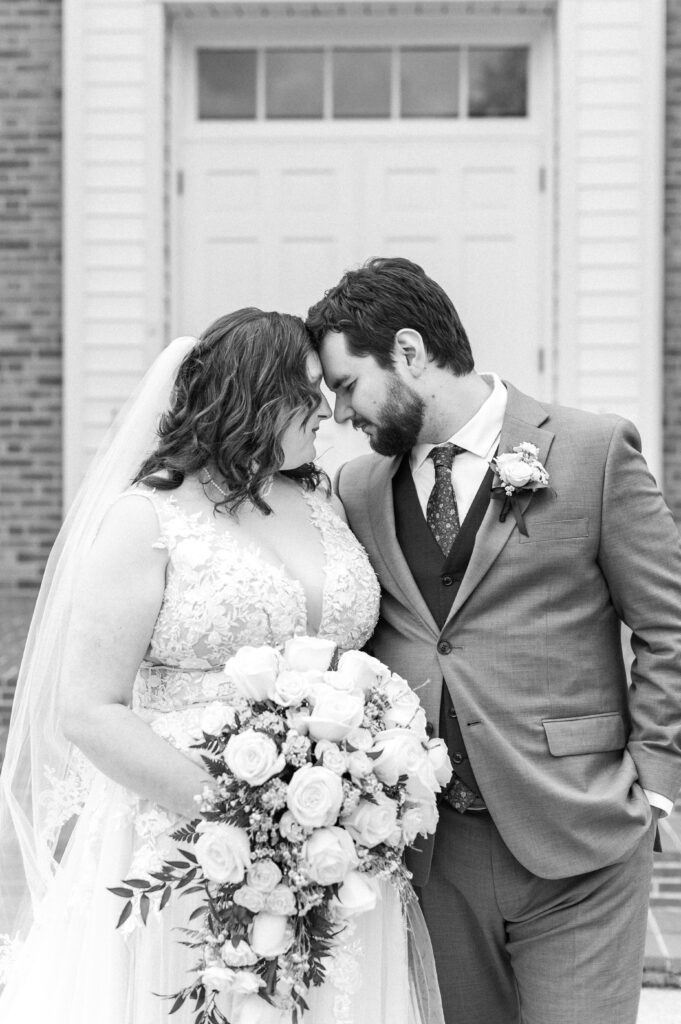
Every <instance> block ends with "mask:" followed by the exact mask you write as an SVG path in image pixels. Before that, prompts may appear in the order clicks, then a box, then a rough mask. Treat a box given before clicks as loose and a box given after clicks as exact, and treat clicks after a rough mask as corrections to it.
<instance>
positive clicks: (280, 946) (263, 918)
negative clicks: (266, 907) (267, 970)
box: [251, 911, 293, 960]
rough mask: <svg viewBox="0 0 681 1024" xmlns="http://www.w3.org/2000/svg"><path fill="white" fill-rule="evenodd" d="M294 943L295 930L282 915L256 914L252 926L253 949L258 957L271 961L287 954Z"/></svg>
mask: <svg viewBox="0 0 681 1024" xmlns="http://www.w3.org/2000/svg"><path fill="white" fill-rule="evenodd" d="M292 941H293V928H292V927H291V923H290V921H289V919H288V917H284V916H282V915H281V914H268V913H267V912H266V911H265V912H263V913H262V914H256V915H255V917H254V918H253V924H252V925H251V948H252V949H253V952H254V953H257V955H258V956H261V957H264V958H265V960H271V959H272V958H273V957H275V956H281V954H282V953H285V952H286V950H287V949H288V948H289V946H290V945H291V943H292Z"/></svg>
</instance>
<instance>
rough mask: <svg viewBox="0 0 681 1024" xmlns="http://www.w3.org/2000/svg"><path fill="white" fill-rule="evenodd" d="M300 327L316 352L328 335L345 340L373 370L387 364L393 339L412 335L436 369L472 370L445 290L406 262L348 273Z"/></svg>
mask: <svg viewBox="0 0 681 1024" xmlns="http://www.w3.org/2000/svg"><path fill="white" fill-rule="evenodd" d="M306 326H307V329H308V331H309V332H310V335H311V337H312V341H313V343H314V345H315V347H316V348H319V347H320V345H321V343H322V340H323V338H324V336H325V335H326V333H327V332H328V331H337V332H339V333H342V334H344V335H345V337H346V338H347V343H348V348H349V350H350V352H351V353H352V354H353V355H355V356H373V357H374V359H375V360H376V362H377V363H378V364H379V366H382V367H384V368H385V369H390V368H392V366H393V353H394V349H395V335H396V334H397V332H398V331H400V330H402V329H403V328H411V329H412V330H415V331H418V332H419V334H420V335H421V337H422V338H423V342H424V345H425V347H426V351H427V352H428V354H429V355H430V356H432V358H433V359H434V360H435V362H436V363H437V365H438V366H446V367H447V368H448V369H450V370H452V371H453V373H454V374H455V375H456V376H457V377H460V376H463V375H464V374H466V373H470V372H471V371H472V370H473V367H474V363H473V355H472V353H471V346H470V343H469V341H468V337H467V335H466V332H465V330H464V328H463V324H462V323H461V321H460V320H459V315H458V313H457V312H456V309H455V308H454V304H453V303H452V300H451V299H450V298H449V296H448V295H447V294H446V292H445V291H444V290H443V289H442V288H441V287H440V285H439V284H437V283H436V282H435V281H433V279H432V278H430V277H428V275H427V274H426V273H425V271H424V270H422V268H421V267H419V266H418V265H417V264H416V263H412V262H411V260H406V259H402V258H400V257H395V258H384V259H373V260H369V262H368V263H365V264H364V266H363V267H360V268H359V270H348V271H347V273H346V274H345V275H344V276H343V277H342V278H341V280H340V282H339V283H338V284H337V285H336V286H335V287H334V288H330V289H329V291H327V292H326V294H325V295H324V298H323V299H321V300H320V301H319V302H317V303H316V304H315V305H314V306H312V307H311V308H310V310H309V312H308V314H307V321H306Z"/></svg>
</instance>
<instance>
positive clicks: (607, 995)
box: [419, 805, 655, 1024]
mask: <svg viewBox="0 0 681 1024" xmlns="http://www.w3.org/2000/svg"><path fill="white" fill-rule="evenodd" d="M557 813H558V809H557ZM654 833H655V828H654V826H651V828H650V830H649V832H648V833H647V834H646V835H645V836H644V838H643V840H642V842H640V843H639V844H638V846H637V847H635V849H634V851H633V853H631V854H630V855H628V856H627V857H626V858H625V859H623V860H621V861H619V862H617V863H615V864H611V865H608V866H606V867H604V868H600V869H599V870H597V871H592V872H589V873H587V874H584V875H579V876H577V877H572V878H566V879H545V878H539V877H537V876H536V875H533V874H531V873H530V872H529V871H527V869H526V868H524V867H523V866H522V865H521V864H520V863H519V862H518V861H517V860H516V859H515V857H514V856H513V854H512V853H511V852H510V851H509V849H508V847H507V846H506V845H505V844H504V842H503V840H502V839H501V837H500V835H499V832H498V831H497V829H496V827H495V825H494V823H493V821H492V819H491V818H490V816H489V815H488V814H482V815H479V814H478V815H474V814H458V813H457V812H456V811H453V810H452V809H450V808H449V807H448V806H446V805H445V806H443V807H442V808H441V809H440V822H439V824H438V829H437V835H436V839H435V848H434V853H433V862H432V868H431V874H430V879H429V881H428V883H427V884H426V885H425V886H424V887H423V888H422V889H420V890H419V897H420V899H421V905H422V907H423V912H424V915H425V918H426V922H427V924H428V928H429V930H430V933H431V938H432V941H433V948H434V951H435V959H436V964H437V970H438V977H439V981H440V987H441V992H442V1002H443V1006H444V1010H445V1020H446V1022H447V1024H635V1021H636V1015H637V1008H638V1001H639V995H640V989H641V975H642V970H643V950H644V945H645V933H646V920H647V907H648V893H649V888H650V876H651V873H652V860H653V858H652V851H653V838H654Z"/></svg>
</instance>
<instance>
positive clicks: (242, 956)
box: [220, 939, 258, 967]
mask: <svg viewBox="0 0 681 1024" xmlns="http://www.w3.org/2000/svg"><path fill="white" fill-rule="evenodd" d="M220 956H221V957H222V959H223V960H224V961H225V963H226V964H227V965H228V966H229V967H250V966H251V965H252V964H255V963H257V961H258V958H257V956H256V955H255V953H254V952H253V950H252V949H251V947H250V946H249V945H248V943H247V942H244V940H243V939H240V940H239V942H238V943H237V944H236V946H235V945H234V944H233V943H232V942H225V943H224V945H223V946H222V948H221V950H220Z"/></svg>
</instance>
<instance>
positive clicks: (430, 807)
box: [419, 793, 440, 836]
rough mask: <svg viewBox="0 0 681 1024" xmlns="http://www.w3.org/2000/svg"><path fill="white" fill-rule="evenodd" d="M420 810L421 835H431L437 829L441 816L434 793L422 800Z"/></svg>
mask: <svg viewBox="0 0 681 1024" xmlns="http://www.w3.org/2000/svg"><path fill="white" fill-rule="evenodd" d="M419 810H420V812H421V835H424V836H425V835H430V834H432V833H433V832H434V831H435V829H436V827H437V823H438V820H439V817H440V815H439V812H438V809H437V803H436V801H435V796H434V795H433V794H432V793H431V795H430V797H429V798H426V799H425V800H422V801H421V803H420V805H419Z"/></svg>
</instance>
